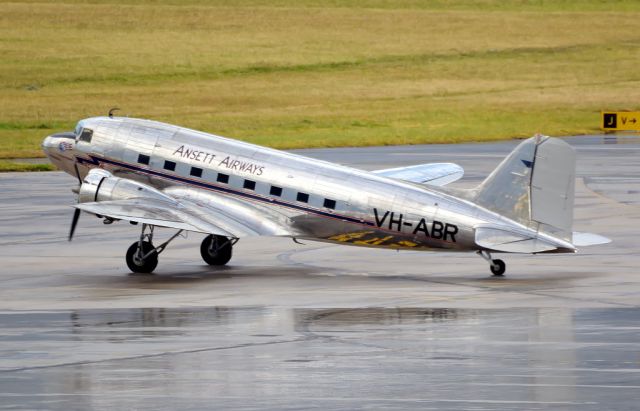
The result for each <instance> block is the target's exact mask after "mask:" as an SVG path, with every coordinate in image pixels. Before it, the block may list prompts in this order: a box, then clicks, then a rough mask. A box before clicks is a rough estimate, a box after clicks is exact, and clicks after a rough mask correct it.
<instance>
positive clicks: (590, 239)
mask: <svg viewBox="0 0 640 411" xmlns="http://www.w3.org/2000/svg"><path fill="white" fill-rule="evenodd" d="M572 242H573V245H575V246H577V247H587V246H590V245H598V244H608V243H610V242H611V239H610V238H607V237H604V236H601V235H599V234H593V233H578V232H576V231H574V232H573V241H572Z"/></svg>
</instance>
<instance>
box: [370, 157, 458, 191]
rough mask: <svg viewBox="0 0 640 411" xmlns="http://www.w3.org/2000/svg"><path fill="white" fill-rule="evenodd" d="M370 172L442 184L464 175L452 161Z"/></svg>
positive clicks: (413, 180)
mask: <svg viewBox="0 0 640 411" xmlns="http://www.w3.org/2000/svg"><path fill="white" fill-rule="evenodd" d="M372 173H373V174H377V175H379V176H384V177H388V178H395V179H397V180H403V181H409V182H411V183H418V184H427V185H431V186H444V185H447V184H449V183H453V182H454V181H457V180H459V179H461V178H462V176H463V175H464V169H463V168H462V167H460V166H459V165H457V164H453V163H431V164H418V165H415V166H409V167H398V168H388V169H385V170H376V171H372Z"/></svg>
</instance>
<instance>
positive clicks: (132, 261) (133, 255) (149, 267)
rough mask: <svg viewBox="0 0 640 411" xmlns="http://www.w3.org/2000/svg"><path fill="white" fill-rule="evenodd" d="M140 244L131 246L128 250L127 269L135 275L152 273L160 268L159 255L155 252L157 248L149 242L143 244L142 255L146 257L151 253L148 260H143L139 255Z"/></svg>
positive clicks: (136, 243)
mask: <svg viewBox="0 0 640 411" xmlns="http://www.w3.org/2000/svg"><path fill="white" fill-rule="evenodd" d="M138 245H139V242H138V241H136V242H135V243H133V244H131V247H129V249H128V250H127V267H129V269H130V270H131V271H133V272H134V273H150V272H152V271H153V270H155V268H156V267H157V266H158V253H157V252H156V251H155V247H154V246H153V245H152V244H151V243H150V242H148V241H143V242H142V255H143V256H145V255H147V254H148V253H149V252H151V254H149V255H148V256H147V257H146V258H144V259H141V258H140V255H139V253H138V248H139V246H138Z"/></svg>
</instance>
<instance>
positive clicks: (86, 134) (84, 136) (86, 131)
mask: <svg viewBox="0 0 640 411" xmlns="http://www.w3.org/2000/svg"><path fill="white" fill-rule="evenodd" d="M91 137H93V130H91V129H90V128H83V129H82V133H80V137H78V141H86V142H87V143H91Z"/></svg>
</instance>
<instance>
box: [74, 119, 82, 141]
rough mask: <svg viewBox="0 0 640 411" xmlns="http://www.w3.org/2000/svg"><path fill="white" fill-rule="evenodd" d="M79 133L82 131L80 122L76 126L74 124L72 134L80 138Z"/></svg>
mask: <svg viewBox="0 0 640 411" xmlns="http://www.w3.org/2000/svg"><path fill="white" fill-rule="evenodd" d="M81 131H82V121H79V122H78V124H76V128H75V130H74V131H73V132H74V134H75V135H76V138H78V137H79V136H80V132H81Z"/></svg>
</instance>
